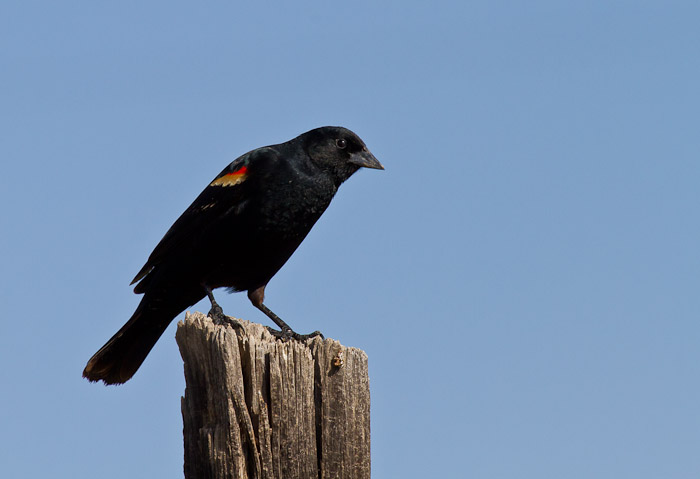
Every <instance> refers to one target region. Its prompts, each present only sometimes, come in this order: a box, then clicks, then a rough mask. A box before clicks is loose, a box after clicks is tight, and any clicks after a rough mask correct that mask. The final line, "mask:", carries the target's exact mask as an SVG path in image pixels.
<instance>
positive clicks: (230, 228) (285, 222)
mask: <svg viewBox="0 0 700 479" xmlns="http://www.w3.org/2000/svg"><path fill="white" fill-rule="evenodd" d="M360 167H365V168H376V169H384V167H383V166H382V164H381V163H379V161H377V159H376V158H375V157H374V155H372V153H370V152H369V150H368V149H367V147H366V146H365V144H364V142H363V141H362V140H361V139H360V138H359V137H358V136H357V135H356V134H354V133H353V132H351V131H350V130H347V129H345V128H341V127H328V126H327V127H322V128H317V129H315V130H311V131H309V132H306V133H304V134H302V135H299V136H298V137H296V138H294V139H293V140H290V141H288V142H286V143H281V144H279V145H272V146H267V147H263V148H258V149H256V150H253V151H250V152H248V153H246V154H245V155H243V156H241V157H240V158H238V159H236V160H235V161H233V162H232V163H231V164H230V165H228V166H227V167H226V168H225V169H224V170H223V171H222V172H221V173H219V175H218V176H217V177H216V178H215V179H214V180H213V181H212V182H211V183H210V184H209V186H207V187H206V188H205V189H204V191H203V192H202V193H201V194H200V195H199V196H198V197H197V199H196V200H194V202H193V203H192V204H191V205H190V207H189V208H187V210H185V212H184V213H183V214H182V216H180V218H178V219H177V221H175V223H174V224H173V226H172V227H171V228H170V229H169V230H168V232H167V233H166V234H165V236H164V237H163V239H162V240H160V243H158V245H157V246H156V248H155V249H154V250H153V253H151V256H150V257H149V258H148V261H147V262H146V265H145V266H144V267H143V268H141V271H139V273H138V274H137V275H136V277H135V278H134V280H133V281H132V284H134V283H136V282H138V284H137V285H136V287H135V288H134V292H136V293H144V296H143V299H142V300H141V303H139V305H138V307H137V308H136V311H135V312H134V314H133V315H132V316H131V319H129V321H128V322H127V323H126V324H125V325H124V326H123V327H122V328H121V329H120V330H119V331H118V332H117V333H116V334H115V335H114V336H113V337H112V338H111V339H110V340H109V341H107V344H105V345H104V346H103V347H102V349H100V350H99V351H97V353H95V355H94V356H93V357H92V358H90V360H89V361H88V363H87V366H86V367H85V370H84V371H83V376H84V377H86V378H87V379H89V380H90V381H99V380H102V381H104V382H105V384H120V383H124V382H126V381H127V380H129V379H130V378H131V377H132V376H133V375H134V374H135V373H136V370H137V369H138V368H139V366H141V363H143V361H144V360H145V359H146V356H147V355H148V353H149V352H150V351H151V349H152V348H153V346H154V345H155V343H156V341H158V338H160V336H161V335H162V334H163V331H165V328H166V327H167V326H168V324H170V322H171V321H172V320H173V319H174V318H175V316H177V315H178V314H180V313H181V312H182V311H183V310H185V309H186V308H187V307H189V306H191V305H193V304H195V303H196V302H197V301H199V300H201V299H202V298H204V297H205V296H209V299H210V300H211V301H212V310H211V311H210V315H211V316H213V317H216V318H219V319H221V318H222V317H223V318H225V316H223V312H222V311H221V308H220V307H219V306H218V304H216V301H214V297H213V295H212V294H211V291H212V289H214V288H220V287H227V288H230V289H231V290H232V291H248V298H250V301H251V302H252V303H253V305H254V306H255V307H257V308H258V309H260V310H261V311H262V312H263V313H265V314H266V315H267V316H268V317H270V318H271V319H272V320H273V321H274V322H275V323H276V324H277V325H278V326H279V327H280V329H281V333H279V336H281V337H282V338H284V339H287V338H290V337H295V338H302V337H304V336H301V335H298V334H296V333H295V332H294V331H292V330H291V328H290V327H289V326H287V324H285V323H284V322H283V321H282V320H281V319H280V318H279V317H278V316H277V315H275V314H274V313H273V312H272V311H270V310H269V309H268V308H267V306H265V305H264V304H263V298H264V294H265V286H266V285H267V283H268V281H270V278H272V277H273V276H274V275H275V273H277V271H278V270H279V269H280V268H281V267H282V265H284V263H285V262H286V261H287V259H289V257H290V256H291V255H292V253H293V252H294V250H296V249H297V247H298V246H299V244H300V243H301V242H302V240H303V239H304V238H305V237H306V235H307V233H308V232H309V230H311V227H312V226H313V225H314V223H316V220H318V218H319V217H320V216H321V214H322V213H323V212H324V211H325V209H326V208H327V207H328V205H329V204H330V202H331V200H332V199H333V196H334V195H335V193H336V191H337V190H338V187H339V186H340V184H341V183H342V182H343V181H345V180H347V179H348V178H350V176H351V175H352V174H353V173H355V172H356V171H357V170H358V169H359V168H360ZM316 334H319V333H316Z"/></svg>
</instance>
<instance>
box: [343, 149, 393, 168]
mask: <svg viewBox="0 0 700 479" xmlns="http://www.w3.org/2000/svg"><path fill="white" fill-rule="evenodd" d="M348 161H349V162H350V163H352V164H353V165H357V166H362V167H363V168H374V169H375V170H383V169H384V166H382V164H381V163H379V160H378V159H376V158H375V157H374V155H373V154H372V153H370V152H369V151H368V150H362V151H360V152H359V153H355V154H353V155H352V156H351V157H350V159H349V160H348Z"/></svg>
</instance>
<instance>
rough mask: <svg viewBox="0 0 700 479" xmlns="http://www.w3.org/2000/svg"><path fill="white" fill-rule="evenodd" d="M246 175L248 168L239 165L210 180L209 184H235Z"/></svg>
mask: <svg viewBox="0 0 700 479" xmlns="http://www.w3.org/2000/svg"><path fill="white" fill-rule="evenodd" d="M247 177H248V168H246V167H245V166H241V167H240V168H238V169H237V170H236V171H232V172H231V173H226V174H225V175H223V176H220V177H218V178H217V179H215V180H214V181H212V182H211V183H210V184H209V186H236V185H239V184H241V183H243V182H244V181H245V179H246V178H247Z"/></svg>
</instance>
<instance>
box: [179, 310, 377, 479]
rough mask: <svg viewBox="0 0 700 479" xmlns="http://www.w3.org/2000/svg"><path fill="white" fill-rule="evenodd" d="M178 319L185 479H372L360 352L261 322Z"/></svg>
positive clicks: (198, 315)
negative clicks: (281, 337) (287, 334)
mask: <svg viewBox="0 0 700 479" xmlns="http://www.w3.org/2000/svg"><path fill="white" fill-rule="evenodd" d="M239 322H240V323H241V325H242V328H234V327H232V326H230V325H224V326H221V325H216V324H214V323H213V322H212V321H211V319H210V318H208V317H206V316H204V315H203V314H201V313H193V314H187V316H186V317H185V320H184V321H180V322H179V323H178V328H177V334H176V339H177V343H178V346H179V348H180V354H181V355H182V359H183V361H184V367H185V381H186V389H185V396H184V397H183V398H182V417H183V421H184V431H183V432H184V439H185V478H186V479H201V478H217V479H218V478H236V479H238V478H265V479H266V478H283V479H294V478H304V479H309V478H314V479H316V478H323V479H325V478H338V479H341V478H353V479H365V478H369V477H370V424H369V422H370V421H369V412H370V401H369V376H368V371H367V355H366V354H365V353H364V351H361V350H359V349H356V348H348V347H345V346H342V345H341V344H340V343H338V342H337V341H334V340H332V339H325V340H323V339H321V338H313V339H309V340H307V341H305V342H304V343H301V342H299V341H293V340H292V341H287V342H282V341H278V340H275V338H274V337H273V336H271V335H270V334H269V333H268V332H267V330H266V329H265V328H264V327H263V326H262V325H260V324H256V323H250V322H247V321H242V320H239Z"/></svg>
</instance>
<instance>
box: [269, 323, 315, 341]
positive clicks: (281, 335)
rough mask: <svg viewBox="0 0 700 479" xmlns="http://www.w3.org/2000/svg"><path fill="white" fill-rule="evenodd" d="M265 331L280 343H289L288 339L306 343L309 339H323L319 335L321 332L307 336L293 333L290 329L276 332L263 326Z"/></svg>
mask: <svg viewBox="0 0 700 479" xmlns="http://www.w3.org/2000/svg"><path fill="white" fill-rule="evenodd" d="M265 329H267V330H268V331H269V332H270V334H271V335H273V336H274V337H275V338H277V339H280V340H282V341H289V340H290V339H296V340H297V341H306V340H307V339H309V338H315V337H316V336H320V337H321V339H325V338H324V337H323V334H321V331H314V332H313V333H309V334H299V333H295V332H294V331H292V330H291V329H283V330H282V331H278V330H277V329H274V328H271V327H270V326H265Z"/></svg>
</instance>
